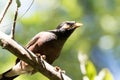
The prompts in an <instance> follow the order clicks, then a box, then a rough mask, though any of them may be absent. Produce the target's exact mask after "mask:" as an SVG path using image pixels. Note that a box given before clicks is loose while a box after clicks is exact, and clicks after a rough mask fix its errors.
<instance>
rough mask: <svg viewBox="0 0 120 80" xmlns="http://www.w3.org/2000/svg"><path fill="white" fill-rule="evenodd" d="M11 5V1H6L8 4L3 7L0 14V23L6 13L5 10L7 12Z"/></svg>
mask: <svg viewBox="0 0 120 80" xmlns="http://www.w3.org/2000/svg"><path fill="white" fill-rule="evenodd" d="M11 3H12V0H8V3H7V4H6V7H5V9H4V10H3V12H2V15H1V18H0V23H1V22H2V20H3V18H4V16H5V14H6V13H7V10H8V8H9V7H10V5H11Z"/></svg>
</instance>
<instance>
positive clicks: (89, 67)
mask: <svg viewBox="0 0 120 80" xmlns="http://www.w3.org/2000/svg"><path fill="white" fill-rule="evenodd" d="M86 75H87V76H88V77H89V79H90V80H94V77H95V76H96V69H95V66H94V65H93V63H92V62H91V61H88V62H87V64H86Z"/></svg>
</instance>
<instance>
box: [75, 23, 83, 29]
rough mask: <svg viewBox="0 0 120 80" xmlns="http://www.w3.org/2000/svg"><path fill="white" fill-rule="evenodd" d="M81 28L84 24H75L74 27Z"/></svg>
mask: <svg viewBox="0 0 120 80" xmlns="http://www.w3.org/2000/svg"><path fill="white" fill-rule="evenodd" d="M80 26H83V24H82V23H75V24H74V25H73V27H74V28H78V27H80Z"/></svg>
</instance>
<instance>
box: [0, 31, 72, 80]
mask: <svg viewBox="0 0 120 80" xmlns="http://www.w3.org/2000/svg"><path fill="white" fill-rule="evenodd" d="M0 46H2V47H3V48H4V49H7V50H8V51H10V52H11V53H12V54H14V55H15V56H17V57H18V58H19V59H21V60H23V61H25V62H26V63H27V64H29V65H30V66H31V67H33V68H34V69H35V70H36V71H38V72H40V73H42V74H43V75H45V76H46V77H48V78H49V79H51V80H72V79H70V78H69V77H68V76H66V75H65V74H64V73H62V72H61V71H60V70H56V69H55V67H53V66H51V65H50V64H48V63H47V62H46V61H45V60H44V59H42V58H41V57H40V58H39V57H37V56H36V55H34V54H33V53H32V52H30V51H29V50H26V49H25V48H24V47H22V46H20V45H19V44H18V43H17V42H16V41H14V40H13V39H11V37H10V36H8V35H6V34H4V33H3V32H0ZM33 57H35V58H36V60H34V59H33ZM37 60H38V61H37ZM43 63H44V65H45V67H44V66H43Z"/></svg>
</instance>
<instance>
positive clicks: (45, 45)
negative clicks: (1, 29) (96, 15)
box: [0, 21, 82, 80]
mask: <svg viewBox="0 0 120 80" xmlns="http://www.w3.org/2000/svg"><path fill="white" fill-rule="evenodd" d="M81 25H82V24H81V23H76V22H75V21H65V22H63V23H61V24H60V25H58V26H57V28H56V29H55V30H49V31H43V32H40V33H38V34H37V35H35V36H34V37H33V38H32V39H31V40H30V41H29V42H28V44H27V45H26V48H27V49H29V50H30V51H32V52H33V53H35V54H36V55H37V54H40V55H45V56H46V61H47V62H48V63H50V64H52V63H53V62H54V61H55V60H56V59H57V58H58V56H59V55H60V52H61V49H62V47H63V45H64V43H65V41H66V40H67V39H68V37H69V36H70V35H71V33H72V32H73V31H74V30H75V29H76V28H77V27H79V26H81ZM21 64H22V65H21ZM21 66H22V67H23V69H21ZM32 71H33V68H31V67H30V66H29V65H28V64H26V63H25V62H24V61H22V60H19V59H17V63H16V65H15V66H14V67H13V68H12V69H10V70H9V71H7V72H5V73H3V74H2V78H1V79H0V80H13V78H15V77H16V76H17V75H20V74H23V73H27V72H32Z"/></svg>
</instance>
